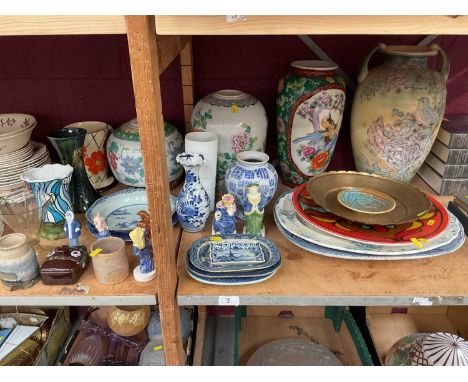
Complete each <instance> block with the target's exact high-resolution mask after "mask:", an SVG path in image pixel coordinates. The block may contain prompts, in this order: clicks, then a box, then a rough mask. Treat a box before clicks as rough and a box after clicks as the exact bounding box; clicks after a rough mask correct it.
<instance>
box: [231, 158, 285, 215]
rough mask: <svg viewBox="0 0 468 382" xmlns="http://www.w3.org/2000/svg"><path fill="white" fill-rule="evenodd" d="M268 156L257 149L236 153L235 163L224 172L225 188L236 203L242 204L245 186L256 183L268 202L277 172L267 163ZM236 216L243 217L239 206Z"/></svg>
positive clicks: (276, 180)
mask: <svg viewBox="0 0 468 382" xmlns="http://www.w3.org/2000/svg"><path fill="white" fill-rule="evenodd" d="M269 159H270V158H269V156H268V155H267V154H265V153H261V152H259V151H244V152H241V153H239V154H237V163H236V165H235V166H233V167H231V168H229V169H228V171H227V172H226V178H225V183H226V188H227V190H228V192H229V193H230V194H231V195H234V198H235V199H236V205H237V206H242V200H243V199H244V198H245V196H246V192H247V190H246V189H247V186H249V185H250V184H252V183H256V184H258V185H259V186H260V193H261V194H262V196H263V197H264V198H265V204H268V203H269V202H270V201H271V199H272V198H273V195H275V192H276V189H277V188H278V173H277V172H276V170H275V168H274V167H273V166H272V165H271V164H270V163H268V160H269ZM236 214H237V217H239V218H240V219H244V214H243V211H242V209H241V208H237V211H236Z"/></svg>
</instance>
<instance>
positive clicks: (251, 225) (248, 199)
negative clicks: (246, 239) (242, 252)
mask: <svg viewBox="0 0 468 382" xmlns="http://www.w3.org/2000/svg"><path fill="white" fill-rule="evenodd" d="M266 204H267V200H266V198H265V197H264V196H263V195H262V193H261V192H260V186H259V185H258V184H257V183H252V184H250V185H249V186H247V188H246V196H245V197H244V199H243V200H242V207H243V208H244V215H245V219H246V223H245V226H244V233H249V234H252V235H261V236H265V227H264V226H263V215H264V213H265V205H266Z"/></svg>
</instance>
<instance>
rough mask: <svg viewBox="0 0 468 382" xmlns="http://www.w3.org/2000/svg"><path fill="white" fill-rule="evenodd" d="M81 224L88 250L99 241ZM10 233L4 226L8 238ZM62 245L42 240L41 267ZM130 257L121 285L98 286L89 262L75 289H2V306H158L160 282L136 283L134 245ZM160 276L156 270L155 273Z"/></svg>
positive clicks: (176, 228) (177, 231)
mask: <svg viewBox="0 0 468 382" xmlns="http://www.w3.org/2000/svg"><path fill="white" fill-rule="evenodd" d="M124 188H126V187H125V186H123V185H121V184H120V183H118V184H117V186H116V187H114V188H112V189H111V190H108V191H106V192H105V194H112V193H114V192H117V191H119V190H121V189H124ZM77 217H78V220H79V221H80V223H81V236H80V243H81V244H83V245H86V246H87V248H88V250H89V249H90V248H91V244H92V243H93V242H94V241H96V238H95V237H94V236H93V235H91V234H90V233H89V231H88V229H87V228H86V217H85V216H84V214H82V215H78V216H77ZM8 233H11V230H10V229H9V228H8V227H7V226H5V234H8ZM173 234H174V240H176V242H178V240H179V239H180V235H181V228H180V224H177V225H176V226H174V229H173ZM60 244H68V240H67V239H60V240H56V241H50V240H45V239H42V240H41V242H40V246H39V247H38V248H37V249H36V250H37V253H38V258H39V264H42V262H43V261H44V259H45V257H46V255H47V253H48V252H49V250H50V249H52V248H53V247H56V246H58V245H60ZM126 248H127V255H128V258H129V263H130V275H129V277H128V278H127V279H126V280H125V281H123V282H122V283H120V284H116V285H104V284H99V283H98V282H97V280H96V278H95V276H94V271H93V265H92V263H91V259H90V262H89V264H88V266H87V268H86V270H85V273H84V274H83V275H82V276H81V278H80V280H79V282H78V284H73V285H44V284H43V283H42V281H39V282H37V283H36V284H35V285H34V286H32V287H31V288H28V289H22V290H17V291H7V290H5V289H4V288H2V287H0V305H9V306H11V305H37V306H43V305H47V306H65V305H67V306H88V305H91V306H98V305H99V306H104V305H156V304H157V297H156V295H157V283H158V281H157V279H154V280H152V281H150V282H147V283H140V282H137V281H135V280H134V278H133V275H132V271H133V268H135V267H136V266H137V265H138V262H139V261H138V258H137V257H136V256H134V255H133V252H132V245H131V243H127V245H126ZM156 272H157V270H156ZM78 285H81V286H87V287H89V292H88V293H86V294H85V293H80V292H79V291H77V290H76V289H75V288H76V287H77V286H78Z"/></svg>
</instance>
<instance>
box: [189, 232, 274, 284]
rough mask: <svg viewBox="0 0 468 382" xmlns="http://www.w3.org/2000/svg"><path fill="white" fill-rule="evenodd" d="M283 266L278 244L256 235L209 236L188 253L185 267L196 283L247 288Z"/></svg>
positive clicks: (194, 244)
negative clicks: (246, 286)
mask: <svg viewBox="0 0 468 382" xmlns="http://www.w3.org/2000/svg"><path fill="white" fill-rule="evenodd" d="M280 266H281V255H280V252H279V250H278V248H277V247H276V245H275V243H273V242H272V241H271V240H269V239H267V238H265V237H261V236H256V235H248V234H244V235H220V236H205V237H203V238H201V239H199V240H197V241H196V242H195V243H193V245H192V247H191V248H190V249H189V250H188V252H187V261H186V262H185V268H186V270H187V273H188V274H189V275H190V276H191V277H192V278H193V279H195V280H197V281H199V282H202V283H205V284H214V285H247V284H255V283H259V282H262V281H264V280H267V279H269V278H270V277H272V276H273V275H274V274H275V273H276V271H277V270H278V268H279V267H280Z"/></svg>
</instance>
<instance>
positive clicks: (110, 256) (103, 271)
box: [91, 237, 130, 284]
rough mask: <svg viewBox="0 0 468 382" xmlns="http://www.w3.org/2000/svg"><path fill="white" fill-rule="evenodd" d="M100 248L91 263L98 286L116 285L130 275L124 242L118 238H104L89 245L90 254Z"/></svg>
mask: <svg viewBox="0 0 468 382" xmlns="http://www.w3.org/2000/svg"><path fill="white" fill-rule="evenodd" d="M98 248H100V249H101V252H99V253H98V254H97V255H96V256H93V257H91V259H92V261H93V268H94V274H95V276H96V280H97V281H98V282H99V283H100V284H118V283H121V282H122V281H124V280H125V279H126V278H127V277H128V276H129V274H130V268H129V265H128V258H127V251H126V250H125V241H123V240H122V239H120V238H118V237H105V238H104V239H100V240H97V241H95V242H94V243H93V244H92V245H91V252H93V251H95V250H96V249H98Z"/></svg>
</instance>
